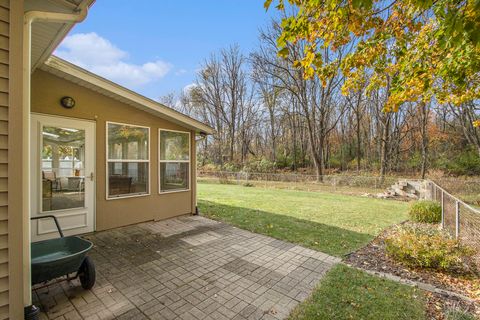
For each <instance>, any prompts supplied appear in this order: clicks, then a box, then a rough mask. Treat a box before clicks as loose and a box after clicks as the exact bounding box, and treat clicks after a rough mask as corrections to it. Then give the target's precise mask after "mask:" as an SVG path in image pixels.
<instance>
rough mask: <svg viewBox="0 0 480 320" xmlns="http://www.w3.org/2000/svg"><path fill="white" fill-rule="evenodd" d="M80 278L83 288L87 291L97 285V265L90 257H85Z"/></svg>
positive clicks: (80, 270) (79, 271)
mask: <svg viewBox="0 0 480 320" xmlns="http://www.w3.org/2000/svg"><path fill="white" fill-rule="evenodd" d="M78 276H79V278H80V283H81V284H82V288H83V289H85V290H90V289H92V288H93V286H94V285H95V278H96V275H95V264H94V263H93V260H92V259H91V258H90V257H88V256H87V257H85V259H83V262H82V265H81V266H80V269H79V270H78Z"/></svg>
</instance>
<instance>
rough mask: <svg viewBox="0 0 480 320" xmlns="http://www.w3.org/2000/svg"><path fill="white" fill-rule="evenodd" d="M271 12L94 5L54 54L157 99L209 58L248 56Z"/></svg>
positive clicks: (255, 4) (213, 1) (200, 0)
mask: <svg viewBox="0 0 480 320" xmlns="http://www.w3.org/2000/svg"><path fill="white" fill-rule="evenodd" d="M274 14H275V12H274V11H273V9H271V10H270V11H269V12H265V9H264V8H263V0H187V1H178V0H161V1H152V0H137V1H127V0H123V1H118V0H116V1H113V0H97V1H96V3H95V4H94V5H93V7H92V8H91V10H90V12H89V14H88V17H87V19H86V20H85V21H84V22H82V23H80V24H78V25H77V26H76V27H75V28H74V29H73V30H72V31H71V32H70V34H69V36H68V37H67V38H66V39H65V40H64V41H63V42H62V44H61V45H60V47H59V48H58V49H57V51H56V54H57V55H59V56H60V57H62V58H65V59H67V60H69V61H71V62H73V63H75V64H78V65H80V66H81V67H84V68H86V69H89V70H91V71H93V72H95V73H98V74H100V75H102V76H104V77H106V78H109V79H110V80H113V81H115V82H117V83H120V84H122V85H124V86H126V87H128V88H130V89H133V90H135V91H137V92H139V93H141V94H144V95H146V96H147V97H150V98H153V99H158V98H159V97H160V96H163V95H165V94H167V93H169V92H172V91H177V92H178V91H180V90H182V89H183V88H184V87H185V86H187V85H189V84H191V83H193V82H194V80H195V72H196V71H197V70H198V69H199V67H200V65H201V63H202V62H203V61H204V60H205V59H206V58H207V57H208V56H209V55H210V54H211V53H212V52H217V51H219V50H220V49H222V48H225V47H228V46H229V45H232V44H238V45H239V46H240V48H241V50H242V51H243V52H245V53H246V54H248V52H250V51H251V50H252V49H254V48H255V46H256V44H257V43H258V30H259V28H261V27H265V26H266V25H268V23H269V21H270V19H271V17H272V16H273V15H274Z"/></svg>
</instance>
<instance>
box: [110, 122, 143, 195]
mask: <svg viewBox="0 0 480 320" xmlns="http://www.w3.org/2000/svg"><path fill="white" fill-rule="evenodd" d="M149 140H150V128H147V127H141V126H135V125H130V124H122V123H114V122H107V171H108V183H107V197H108V198H111V199H112V198H120V197H128V196H135V195H145V194H148V193H149V189H150V188H149V178H148V177H149V167H150V152H149V143H150V142H149Z"/></svg>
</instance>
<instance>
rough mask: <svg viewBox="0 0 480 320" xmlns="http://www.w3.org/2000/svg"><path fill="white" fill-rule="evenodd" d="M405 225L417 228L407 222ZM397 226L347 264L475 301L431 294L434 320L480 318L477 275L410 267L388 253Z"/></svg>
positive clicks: (430, 312) (351, 256)
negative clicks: (463, 315) (452, 313)
mask: <svg viewBox="0 0 480 320" xmlns="http://www.w3.org/2000/svg"><path fill="white" fill-rule="evenodd" d="M404 224H413V223H411V222H405V223H404ZM395 228H396V226H393V227H391V228H389V229H386V230H385V231H384V232H382V233H381V234H380V235H379V236H378V237H376V238H375V239H374V240H373V241H372V242H370V243H369V244H368V245H367V246H366V247H364V248H362V249H359V250H358V251H356V252H353V253H351V254H349V255H348V256H347V257H346V258H345V259H344V262H345V263H347V264H349V265H352V266H354V267H358V268H361V269H364V270H370V271H377V272H382V273H387V274H393V275H395V276H398V277H401V278H403V279H408V280H412V281H417V282H423V283H427V284H430V285H433V286H435V287H437V288H440V289H444V290H448V291H452V292H455V293H458V294H460V295H463V296H466V297H468V298H470V299H473V300H474V302H469V301H466V300H463V299H459V298H458V297H455V296H444V295H440V294H434V293H430V292H427V294H426V296H427V313H428V316H429V318H431V319H445V314H446V313H447V312H448V310H452V309H455V310H464V311H467V312H468V313H470V314H472V315H475V316H476V317H478V318H480V278H479V277H478V275H477V274H474V273H471V274H467V275H452V274H446V273H442V272H438V271H435V270H429V269H413V268H409V267H406V266H404V265H402V264H400V263H398V262H396V261H394V260H393V259H391V258H390V257H389V256H388V255H387V254H386V252H385V241H384V240H385V238H386V237H387V236H388V235H390V234H392V232H393V231H394V230H395Z"/></svg>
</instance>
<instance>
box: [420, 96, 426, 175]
mask: <svg viewBox="0 0 480 320" xmlns="http://www.w3.org/2000/svg"><path fill="white" fill-rule="evenodd" d="M420 108H421V109H420V112H421V118H420V121H421V123H420V133H421V137H422V163H421V169H420V175H421V177H422V179H425V176H426V174H427V161H428V108H427V104H426V103H425V102H421V103H420Z"/></svg>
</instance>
